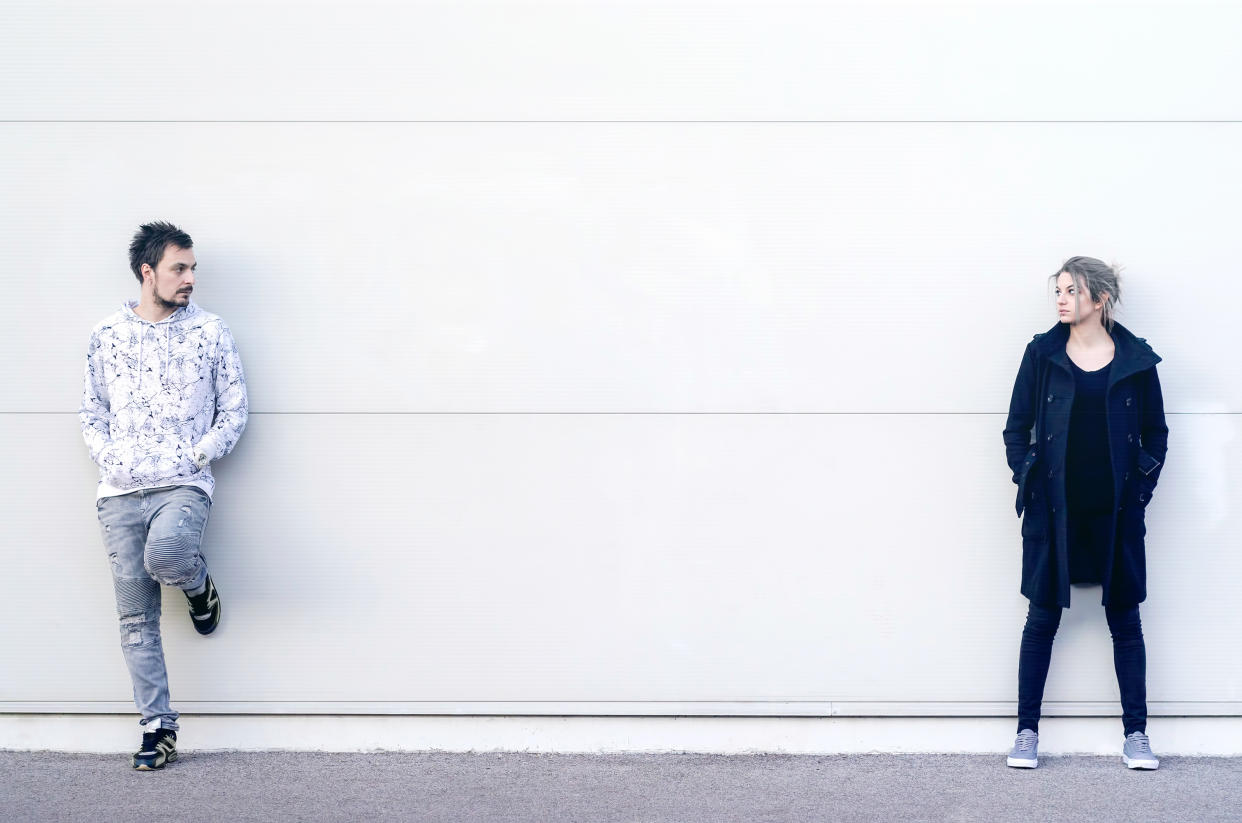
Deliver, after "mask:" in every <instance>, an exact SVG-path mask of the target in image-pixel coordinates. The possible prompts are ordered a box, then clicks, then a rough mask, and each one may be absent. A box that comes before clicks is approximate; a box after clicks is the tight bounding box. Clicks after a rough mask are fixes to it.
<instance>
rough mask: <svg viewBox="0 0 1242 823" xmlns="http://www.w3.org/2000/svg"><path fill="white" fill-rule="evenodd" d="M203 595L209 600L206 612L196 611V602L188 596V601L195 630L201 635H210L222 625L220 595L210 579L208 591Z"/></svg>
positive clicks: (208, 579)
mask: <svg viewBox="0 0 1242 823" xmlns="http://www.w3.org/2000/svg"><path fill="white" fill-rule="evenodd" d="M203 594H204V595H206V598H207V602H206V604H205V606H206V611H204V612H196V611H195V610H194V601H193V600H192V599H191V598H190V597H189V596H188V595H187V596H186V600H188V601H189V604H190V620H191V621H192V622H193V623H194V630H195V631H196V632H198V633H199V634H201V635H208V634H211V633H212V632H214V631H215V630H216V627H217V626H219V625H220V595H218V594H216V585H215V583H213V582H212V580H211V578H210V577H208V578H207V591H206V592H204V593H203ZM199 596H200V597H201V596H203V595H199Z"/></svg>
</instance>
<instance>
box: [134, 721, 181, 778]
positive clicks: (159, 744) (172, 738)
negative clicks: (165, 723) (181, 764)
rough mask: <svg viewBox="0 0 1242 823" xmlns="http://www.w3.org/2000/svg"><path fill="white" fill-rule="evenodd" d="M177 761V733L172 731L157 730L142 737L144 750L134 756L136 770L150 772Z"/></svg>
mask: <svg viewBox="0 0 1242 823" xmlns="http://www.w3.org/2000/svg"><path fill="white" fill-rule="evenodd" d="M176 759H177V733H176V732H174V731H173V730H172V729H156V730H155V731H153V732H145V733H144V734H143V735H142V748H141V749H139V750H138V752H137V753H136V754H135V755H134V756H133V758H132V761H133V764H134V768H135V769H137V770H138V771H140V772H149V771H153V770H155V769H162V768H164V764H165V763H171V762H173V761H174V760H176Z"/></svg>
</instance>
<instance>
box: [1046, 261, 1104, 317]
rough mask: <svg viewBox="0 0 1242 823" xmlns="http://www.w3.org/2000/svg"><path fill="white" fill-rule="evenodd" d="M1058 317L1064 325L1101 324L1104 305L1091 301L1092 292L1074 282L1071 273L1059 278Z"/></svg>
mask: <svg viewBox="0 0 1242 823" xmlns="http://www.w3.org/2000/svg"><path fill="white" fill-rule="evenodd" d="M1056 295H1057V316H1058V317H1059V318H1061V322H1062V323H1068V324H1070V325H1076V324H1078V323H1084V322H1092V321H1094V322H1096V323H1098V322H1100V311H1101V309H1103V307H1104V306H1103V304H1102V303H1099V302H1096V301H1093V300H1092V299H1091V292H1089V291H1088V290H1087V289H1086V287H1085V286H1084V287H1083V288H1082V290H1081V291H1080V290H1079V286H1078V284H1077V283H1075V282H1074V278H1073V276H1071V275H1070V273H1069V272H1064V271H1063V272H1061V273H1060V274H1059V275H1058V276H1057V293H1056Z"/></svg>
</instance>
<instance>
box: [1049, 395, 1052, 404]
mask: <svg viewBox="0 0 1242 823" xmlns="http://www.w3.org/2000/svg"><path fill="white" fill-rule="evenodd" d="M1048 402H1049V403H1051V402H1052V395H1051V394H1050V395H1048Z"/></svg>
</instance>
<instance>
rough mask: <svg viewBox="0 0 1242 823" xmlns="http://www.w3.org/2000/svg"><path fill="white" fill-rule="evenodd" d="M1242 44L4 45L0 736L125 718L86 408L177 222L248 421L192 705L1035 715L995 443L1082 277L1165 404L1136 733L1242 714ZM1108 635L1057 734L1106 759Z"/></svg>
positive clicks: (260, 24)
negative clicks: (1095, 266)
mask: <svg viewBox="0 0 1242 823" xmlns="http://www.w3.org/2000/svg"><path fill="white" fill-rule="evenodd" d="M1240 24H1242V7H1240V6H1237V5H1233V4H1212V5H1207V4H1203V5H1199V4H1172V3H1165V4H1138V3H1127V2H1094V3H1080V4H1070V3H1050V4H1037V5H1036V4H1026V3H997V4H983V3H962V4H957V3H955V4H948V3H937V2H930V3H890V2H883V3H874V4H867V5H862V4H852V3H825V4H812V3H796V4H779V5H768V4H758V3H745V2H734V3H725V2H681V3H677V4H668V3H659V2H642V3H635V4H607V3H568V2H555V3H538V4H536V3H510V4H491V3H477V2H462V3H453V4H448V3H427V2H415V3H392V2H372V3H363V4H350V5H346V4H342V3H337V2H314V3H304V2H299V3H294V2H291V0H290V1H289V2H285V0H279V1H277V0H264V1H263V2H257V3H256V2H248V3H241V2H236V3H234V2H224V3H202V2H196V3H190V2H182V1H181V0H177V2H167V3H160V4H158V5H157V4H154V3H148V2H135V3H116V2H109V3H105V4H98V3H85V2H59V3H38V4H36V3H29V2H4V0H0V77H2V78H3V80H0V217H2V218H3V219H0V307H2V308H0V344H3V347H4V351H5V352H6V356H4V357H0V386H4V390H3V392H0V454H3V455H5V458H4V461H3V468H2V469H0V521H2V522H4V523H5V526H6V537H5V538H4V540H3V541H0V563H2V564H3V568H4V569H5V573H4V574H3V575H0V622H2V624H3V625H4V626H5V627H6V629H5V631H3V632H0V711H7V712H57V711H92V710H93V711H99V712H114V711H115V712H124V713H130V712H131V711H132V706H131V703H130V699H129V695H130V687H129V683H128V678H127V675H126V673H125V670H124V666H123V663H122V659H121V654H120V651H119V649H118V648H117V646H118V640H117V633H116V629H115V618H114V617H113V615H114V608H113V603H112V590H111V582H110V579H109V574H108V566H107V562H106V559H105V557H104V552H103V548H102V544H101V541H100V539H99V535H98V527H97V524H96V523H95V521H94V515H93V512H92V507H91V500H92V496H93V495H92V491H93V484H94V480H95V474H94V469H93V467H92V466H91V465H90V464H89V461H88V460H87V457H86V454H85V448H84V446H83V445H82V444H81V441H80V435H79V432H78V424H77V419H76V415H75V414H74V410H76V408H77V405H78V402H79V393H80V386H81V374H82V364H83V355H84V353H85V346H86V340H87V334H88V331H89V329H90V327H91V326H92V325H93V324H94V323H95V322H97V321H98V320H99V319H101V318H102V317H103V316H104V315H105V314H107V313H108V312H110V311H111V310H112V309H113V308H115V306H116V305H117V304H118V303H119V302H120V300H121V299H122V298H125V297H130V296H132V295H133V294H134V293H135V292H136V284H135V283H134V281H133V280H131V279H130V275H129V273H128V271H127V261H126V259H125V248H126V245H127V242H128V238H129V236H130V235H131V233H132V232H133V230H134V228H135V227H136V226H137V225H138V224H139V223H141V222H145V221H147V220H151V219H161V218H163V219H171V220H174V221H175V222H178V223H181V224H183V225H184V226H185V228H187V229H188V230H189V231H190V232H191V234H192V235H193V236H194V238H195V240H196V243H197V245H196V249H195V250H196V253H197V255H198V257H199V260H200V262H201V266H200V283H199V289H198V294H197V298H198V300H199V302H200V303H201V304H202V305H203V306H204V307H206V308H207V309H209V310H211V311H214V312H216V313H219V314H221V315H222V316H224V317H225V318H226V320H227V321H228V322H229V323H230V325H231V326H232V328H233V330H234V333H235V335H236V337H237V340H238V342H239V345H240V348H241V351H242V356H243V359H244V361H245V364H246V369H247V374H248V378H249V384H250V389H251V401H252V403H251V408H252V411H253V412H254V413H253V415H252V418H251V424H250V428H249V430H248V432H247V434H246V435H245V437H244V438H243V440H242V441H241V444H240V446H239V448H238V450H237V452H236V453H235V454H234V455H232V456H230V457H229V458H228V459H227V460H225V461H223V462H222V463H221V464H220V465H219V466H218V467H217V468H218V472H217V474H218V477H219V480H220V484H219V487H218V492H217V506H216V511H215V513H214V516H213V520H212V524H211V526H210V527H209V529H208V545H207V552H208V556H209V560H210V562H211V564H212V570H213V574H214V575H215V576H216V579H217V580H218V582H219V584H220V587H221V590H222V593H223V596H224V603H225V623H224V625H223V626H222V628H221V630H220V631H219V633H218V634H217V635H216V636H213V637H211V638H208V639H203V638H199V637H198V636H197V635H196V634H194V632H193V631H192V630H191V629H190V627H189V626H188V619H187V618H185V617H184V615H183V613H182V604H181V600H180V595H179V594H177V593H176V592H173V591H168V592H167V593H166V594H167V595H168V599H167V605H166V616H165V620H164V625H165V632H166V640H167V651H168V656H169V663H170V670H171V677H172V688H173V697H174V701H175V703H176V705H177V706H178V707H179V708H182V709H186V710H190V711H201V712H224V713H228V712H250V713H290V712H294V713H297V712H300V713H342V714H349V713H361V712H378V713H394V712H395V713H400V712H411V713H418V712H425V713H471V712H474V713H484V712H494V713H510V714H514V713H523V712H534V713H538V712H544V713H551V714H575V713H577V714H593V715H598V714H696V713H698V714H789V715H798V714H803V715H815V714H824V715H854V716H865V715H894V716H899V715H900V716H909V715H937V714H940V715H988V714H1003V713H1008V712H1011V711H1012V706H1013V700H1014V696H1015V694H1014V693H1015V681H1016V663H1017V648H1018V639H1019V633H1020V629H1021V623H1022V617H1023V613H1024V610H1025V601H1024V600H1023V599H1022V598H1021V597H1020V595H1019V594H1018V593H1017V588H1018V577H1019V568H1020V557H1019V555H1020V539H1019V536H1018V521H1017V520H1016V519H1015V518H1014V517H1013V516H1012V514H1010V512H1012V508H1011V507H1012V494H1013V493H1012V486H1011V485H1010V483H1009V473H1008V471H1007V469H1006V467H1005V465H1004V463H1003V449H1002V447H1001V440H1000V429H1001V426H1002V424H1003V416H1004V411H1005V408H1006V404H1007V401H1008V395H1009V389H1010V386H1011V384H1012V380H1013V376H1014V371H1015V369H1016V366H1017V364H1018V359H1019V356H1020V354H1021V351H1022V347H1023V345H1024V344H1025V342H1026V341H1027V340H1028V339H1029V336H1030V334H1031V333H1033V332H1035V331H1040V330H1043V329H1045V328H1047V327H1048V326H1050V325H1051V324H1052V322H1053V320H1052V313H1051V311H1050V306H1049V305H1048V294H1047V289H1046V285H1045V282H1044V281H1045V278H1046V276H1047V275H1048V274H1050V273H1051V272H1052V271H1053V270H1054V269H1055V267H1056V265H1057V264H1058V263H1059V262H1060V261H1061V260H1062V259H1064V258H1065V257H1067V256H1069V255H1072V254H1090V255H1094V256H1099V257H1103V258H1105V259H1108V260H1117V261H1119V262H1121V263H1124V264H1126V265H1127V280H1126V285H1125V293H1124V298H1125V301H1124V305H1123V312H1122V315H1121V319H1122V321H1123V322H1125V323H1127V324H1128V325H1130V326H1131V327H1132V328H1133V329H1134V330H1135V331H1137V332H1138V333H1139V334H1141V335H1143V336H1145V337H1147V338H1149V339H1150V340H1151V342H1152V343H1153V345H1154V346H1155V348H1156V350H1157V351H1158V352H1160V353H1161V354H1162V355H1163V356H1164V358H1165V363H1164V365H1163V366H1162V368H1161V375H1162V381H1163V384H1164V388H1165V396H1166V405H1167V408H1168V409H1169V410H1170V412H1171V414H1170V418H1169V424H1170V428H1171V435H1170V453H1169V454H1170V456H1169V460H1168V466H1167V468H1166V470H1165V471H1164V474H1163V477H1162V483H1161V487H1160V490H1159V491H1158V493H1157V496H1156V499H1155V501H1154V502H1153V504H1152V507H1151V510H1150V512H1149V520H1148V527H1149V528H1148V540H1149V571H1150V575H1149V577H1150V586H1149V590H1150V598H1149V601H1148V602H1147V604H1145V606H1144V608H1143V616H1144V628H1145V632H1146V635H1147V640H1148V661H1149V665H1148V694H1149V698H1150V701H1151V707H1152V711H1153V713H1154V714H1166V715H1169V714H1239V713H1242V658H1239V657H1238V656H1237V655H1230V654H1228V653H1222V649H1228V648H1230V646H1229V644H1230V643H1232V642H1233V639H1234V638H1235V637H1236V636H1237V635H1238V634H1239V632H1240V631H1242V618H1239V616H1238V613H1237V609H1236V608H1235V607H1234V604H1235V602H1236V599H1237V598H1236V588H1237V587H1236V581H1237V580H1238V579H1239V572H1242V560H1239V558H1238V554H1237V552H1236V551H1234V543H1235V542H1236V540H1235V536H1236V535H1237V534H1238V533H1239V526H1240V525H1242V524H1240V523H1239V522H1237V521H1238V518H1239V514H1238V512H1239V511H1240V507H1239V505H1238V504H1239V502H1240V501H1242V489H1240V488H1239V484H1238V480H1237V473H1236V472H1235V471H1233V469H1232V467H1233V466H1234V464H1235V463H1236V462H1237V460H1236V455H1237V453H1238V446H1239V443H1238V441H1239V434H1240V429H1239V427H1240V425H1242V423H1240V422H1239V421H1240V420H1242V417H1240V414H1242V388H1240V387H1242V379H1240V378H1242V366H1240V365H1239V362H1238V358H1237V357H1235V356H1234V354H1233V353H1234V352H1236V351H1237V350H1238V349H1239V347H1240V346H1242V340H1239V339H1238V337H1239V331H1238V329H1239V326H1238V323H1237V322H1236V316H1235V315H1236V306H1237V305H1238V302H1239V299H1240V298H1242V285H1239V283H1238V279H1237V278H1235V277H1232V276H1231V274H1230V272H1231V271H1232V267H1233V266H1234V264H1235V262H1236V261H1237V260H1239V259H1242V247H1240V246H1242V243H1240V241H1239V240H1238V233H1237V204H1236V200H1237V192H1238V191H1239V190H1242V159H1240V158H1242V155H1239V153H1238V151H1237V145H1238V141H1239V128H1240V126H1239V123H1238V122H1237V121H1238V119H1239V116H1240V114H1242V108H1240V104H1239V102H1238V96H1237V94H1236V90H1235V88H1234V85H1236V83H1235V78H1236V77H1238V76H1239V74H1240V73H1242V52H1239V50H1238V49H1237V48H1236V42H1235V41H1236V32H1237V31H1238V30H1239V25H1240ZM282 121H284V122H282ZM291 121H297V122H291ZM365 121H371V122H365ZM1108 121H1126V122H1108ZM1160 121H1182V122H1160ZM1096 596H1097V595H1096V593H1095V592H1086V593H1076V599H1075V603H1076V605H1075V607H1074V608H1073V609H1071V610H1070V612H1069V613H1067V615H1066V617H1065V619H1064V621H1063V624H1062V625H1063V628H1062V632H1061V636H1060V637H1059V638H1058V641H1057V647H1056V653H1055V655H1054V660H1053V668H1052V673H1051V677H1050V681H1049V685H1048V690H1047V695H1046V697H1047V707H1048V710H1049V713H1050V714H1055V713H1061V714H1071V715H1082V714H1100V713H1109V712H1115V711H1116V708H1117V707H1116V703H1117V690H1116V683H1115V679H1114V676H1113V672H1112V662H1111V650H1110V647H1109V646H1110V644H1109V640H1108V634H1107V629H1106V627H1105V624H1104V617H1103V613H1102V610H1101V609H1100V607H1099V606H1098V604H1097V603H1096V602H1095V597H1096ZM0 745H3V740H0Z"/></svg>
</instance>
